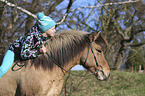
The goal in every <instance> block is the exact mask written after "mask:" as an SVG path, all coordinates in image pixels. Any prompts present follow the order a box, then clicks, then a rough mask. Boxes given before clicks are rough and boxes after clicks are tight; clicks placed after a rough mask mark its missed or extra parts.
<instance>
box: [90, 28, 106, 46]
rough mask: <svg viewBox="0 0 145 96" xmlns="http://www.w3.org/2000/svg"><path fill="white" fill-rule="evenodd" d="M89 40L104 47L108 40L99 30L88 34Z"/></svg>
mask: <svg viewBox="0 0 145 96" xmlns="http://www.w3.org/2000/svg"><path fill="white" fill-rule="evenodd" d="M89 38H90V42H94V41H95V43H97V44H99V45H101V46H102V47H106V45H108V42H107V41H106V40H105V39H104V37H103V36H102V34H101V32H100V31H99V32H98V33H97V32H92V33H91V34H90V36H89Z"/></svg>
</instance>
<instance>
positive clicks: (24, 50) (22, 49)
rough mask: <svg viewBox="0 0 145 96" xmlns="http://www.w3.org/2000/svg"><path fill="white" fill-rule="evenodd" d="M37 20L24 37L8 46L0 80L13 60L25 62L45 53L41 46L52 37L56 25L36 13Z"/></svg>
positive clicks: (41, 14) (0, 72) (49, 19)
mask: <svg viewBox="0 0 145 96" xmlns="http://www.w3.org/2000/svg"><path fill="white" fill-rule="evenodd" d="M37 18H38V25H37V26H33V27H32V28H31V29H30V30H29V31H28V33H27V34H26V35H25V36H22V37H20V38H19V39H17V40H15V41H14V42H12V43H11V44H10V46H9V49H8V50H7V52H6V54H5V56H4V59H3V62H2V65H1V66H0V78H1V77H2V76H3V75H4V74H5V73H6V72H7V71H8V70H9V69H10V68H11V66H12V64H13V62H14V59H15V58H16V59H18V60H27V59H32V58H35V57H37V56H38V55H39V54H42V53H45V52H46V48H45V46H44V45H43V44H44V43H45V41H46V40H48V39H49V38H50V37H52V36H54V33H55V32H56V30H55V25H56V23H55V21H54V20H52V19H51V18H50V17H48V16H45V15H44V14H43V13H38V14H37Z"/></svg>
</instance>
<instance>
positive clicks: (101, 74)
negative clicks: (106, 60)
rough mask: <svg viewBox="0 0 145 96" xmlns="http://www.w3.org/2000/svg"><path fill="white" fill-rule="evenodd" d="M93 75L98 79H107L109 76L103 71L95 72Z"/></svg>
mask: <svg viewBox="0 0 145 96" xmlns="http://www.w3.org/2000/svg"><path fill="white" fill-rule="evenodd" d="M95 76H96V78H97V79H98V80H99V81H107V80H108V79H109V77H110V73H109V74H108V76H106V75H105V74H104V72H103V71H99V72H97V73H96V74H95Z"/></svg>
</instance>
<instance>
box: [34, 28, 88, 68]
mask: <svg viewBox="0 0 145 96" xmlns="http://www.w3.org/2000/svg"><path fill="white" fill-rule="evenodd" d="M88 43H89V38H88V32H83V31H76V30H73V31H70V30H67V31H64V32H61V34H58V35H56V36H54V37H53V38H51V39H49V40H47V41H46V44H45V46H46V48H47V53H48V54H49V56H50V57H51V58H53V59H54V60H55V61H56V62H57V63H59V64H60V66H62V67H63V66H65V65H66V64H68V62H69V61H71V60H72V59H73V58H74V57H75V56H77V55H78V54H80V53H81V52H82V51H83V50H84V49H85V47H86V46H88ZM36 63H37V64H36ZM53 63H54V62H53V61H52V60H51V59H50V58H48V56H46V55H41V56H39V57H38V58H36V59H34V60H32V65H34V66H36V67H39V66H42V67H43V68H44V69H52V68H53V67H54V64H53Z"/></svg>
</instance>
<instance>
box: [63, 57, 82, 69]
mask: <svg viewBox="0 0 145 96" xmlns="http://www.w3.org/2000/svg"><path fill="white" fill-rule="evenodd" d="M79 61H80V55H78V56H76V57H74V59H73V60H72V61H70V62H69V64H67V65H66V66H65V67H64V69H65V70H66V71H69V70H70V69H71V68H72V67H74V66H75V65H77V64H79V63H80V62H79Z"/></svg>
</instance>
